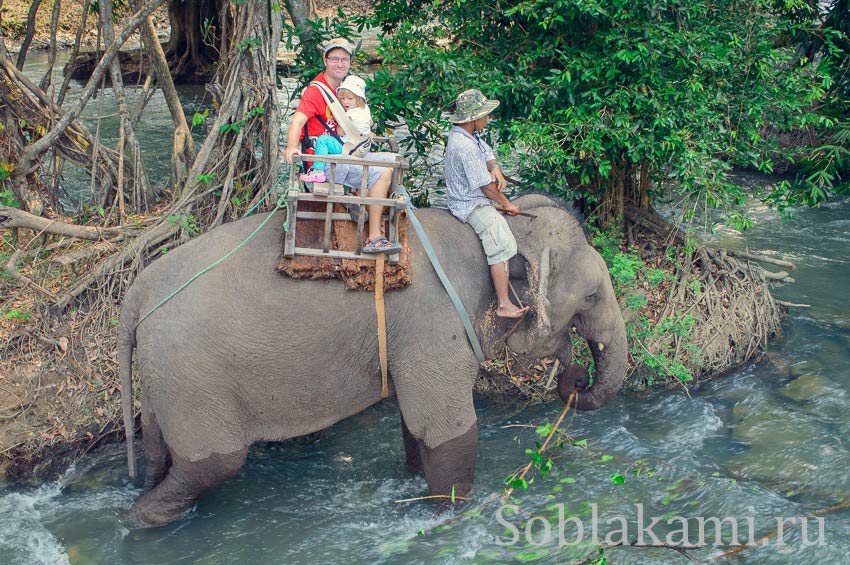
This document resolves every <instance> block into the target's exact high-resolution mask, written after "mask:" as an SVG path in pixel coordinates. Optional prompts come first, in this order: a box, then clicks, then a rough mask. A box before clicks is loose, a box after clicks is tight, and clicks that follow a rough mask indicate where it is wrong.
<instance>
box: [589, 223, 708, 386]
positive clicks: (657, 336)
mask: <svg viewBox="0 0 850 565" xmlns="http://www.w3.org/2000/svg"><path fill="white" fill-rule="evenodd" d="M589 230H590V233H591V242H592V244H593V245H594V247H596V249H597V250H598V251H599V253H600V255H602V258H603V259H604V260H605V262H606V264H607V265H608V270H609V272H610V274H611V279H612V281H613V282H614V292H615V294H616V295H617V296H619V297H622V299H623V301H624V303H625V305H626V307H627V308H628V309H629V310H631V311H632V313H633V315H630V316H626V335H627V337H628V341H629V355H630V357H631V359H632V360H633V362H634V364H635V365H638V366H643V367H646V368H647V369H649V370H650V371H651V374H652V375H653V376H651V377H650V383H649V384H652V382H653V381H654V378H655V377H661V378H672V379H675V380H676V381H678V382H680V383H687V382H690V381H692V380H693V374H692V373H691V370H690V369H689V368H688V367H687V366H686V365H685V364H684V363H683V355H687V356H688V358H689V359H690V362H691V363H692V364H698V363H699V359H700V348H699V347H698V346H697V345H696V344H695V343H693V342H692V341H691V339H692V337H693V329H694V323H695V320H694V317H693V315H691V314H684V315H674V316H670V317H667V318H664V319H661V320H659V321H658V322H657V323H653V322H652V321H651V320H650V319H649V318H648V317H647V316H646V315H644V314H643V313H641V312H640V310H641V309H642V308H643V307H644V306H646V305H648V304H649V299H648V298H647V296H646V294H644V293H642V292H638V291H637V289H638V288H639V287H640V286H641V284H639V283H645V286H647V287H649V288H650V289H656V288H658V287H659V286H660V285H662V284H663V283H665V282H669V281H670V280H671V275H670V274H668V271H665V270H664V269H661V268H658V267H651V266H649V265H647V264H646V263H645V262H644V260H643V259H642V258H641V257H640V256H639V255H638V254H637V253H636V252H634V251H631V250H629V249H627V248H624V247H623V246H622V244H621V239H622V236H620V235H619V233H618V232H617V231H616V230H615V229H611V228H609V229H604V230H603V229H600V228H597V227H594V226H592V225H591V226H590V227H589ZM664 260H665V261H666V262H667V265H668V267H669V269H670V270H671V271H672V269H673V268H674V266H675V265H676V257H675V256H674V255H673V254H672V253H671V254H667V255H665V257H664ZM690 286H691V290H693V291H694V292H697V291H699V290H701V289H700V286H701V285H700V283H699V281H693V282H692V283H690ZM650 343H651V344H653V349H654V350H655V353H652V352H650V350H649V348H648V347H647V344H650ZM676 344H678V346H677V345H676Z"/></svg>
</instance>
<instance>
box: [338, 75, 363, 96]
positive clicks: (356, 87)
mask: <svg viewBox="0 0 850 565" xmlns="http://www.w3.org/2000/svg"><path fill="white" fill-rule="evenodd" d="M343 88H344V89H345V90H347V91H349V92H351V93H353V94H354V95H355V96H359V97H360V98H362V99H363V100H366V81H365V80H363V79H362V78H360V77H359V76H357V75H348V76H347V77H345V80H343V81H342V84H340V85H339V88H338V89H337V90H342V89H343Z"/></svg>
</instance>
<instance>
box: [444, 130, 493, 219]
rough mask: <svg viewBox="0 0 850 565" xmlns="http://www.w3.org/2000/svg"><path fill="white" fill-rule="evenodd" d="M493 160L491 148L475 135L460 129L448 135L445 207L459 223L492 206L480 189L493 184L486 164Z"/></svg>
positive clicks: (491, 202)
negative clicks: (481, 208) (472, 213)
mask: <svg viewBox="0 0 850 565" xmlns="http://www.w3.org/2000/svg"><path fill="white" fill-rule="evenodd" d="M495 158H496V155H495V154H494V153H493V149H492V148H491V147H490V146H489V145H487V143H486V142H485V141H484V140H483V139H481V138H480V137H478V136H477V135H470V134H469V133H468V132H467V131H466V130H464V129H463V128H461V127H459V126H454V127H453V128H452V131H451V132H449V139H448V141H447V142H446V163H445V170H444V175H445V177H446V206H448V208H449V211H450V212H451V213H452V214H454V216H455V217H457V218H458V219H460V220H461V221H464V222H465V221H466V218H467V216H469V213H470V212H472V210H474V209H475V208H477V207H478V206H482V205H492V204H493V201H492V200H490V199H489V198H487V197H486V196H484V192H483V191H482V190H481V187H482V186H487V185H488V184H490V183H491V182H493V177H492V176H491V175H490V171H488V170H487V161H491V160H493V159H495Z"/></svg>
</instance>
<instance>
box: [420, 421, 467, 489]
mask: <svg viewBox="0 0 850 565" xmlns="http://www.w3.org/2000/svg"><path fill="white" fill-rule="evenodd" d="M477 449H478V423H477V422H474V423H473V424H472V426H471V427H470V428H469V430H468V431H467V432H466V433H464V434H463V435H460V436H458V437H456V438H454V439H451V440H449V441H447V442H445V443H443V444H440V445H438V446H437V447H434V448H429V447H428V446H426V445H425V444H424V443H423V444H422V450H421V453H422V468H423V470H424V471H425V480H426V481H428V489H429V490H430V492H431V494H432V495H435V494H444V495H451V494H452V492H454V494H455V496H466V495H467V494H468V493H469V491H470V490H471V489H472V481H473V479H474V475H475V454H476V452H477Z"/></svg>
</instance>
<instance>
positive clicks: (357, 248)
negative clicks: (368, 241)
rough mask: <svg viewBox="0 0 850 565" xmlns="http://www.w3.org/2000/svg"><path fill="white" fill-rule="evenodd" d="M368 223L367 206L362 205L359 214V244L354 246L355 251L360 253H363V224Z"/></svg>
mask: <svg viewBox="0 0 850 565" xmlns="http://www.w3.org/2000/svg"><path fill="white" fill-rule="evenodd" d="M365 224H366V206H360V213H359V214H358V215H357V245H355V247H354V252H355V253H356V254H358V255H360V254H362V253H363V226H364V225H365Z"/></svg>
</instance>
